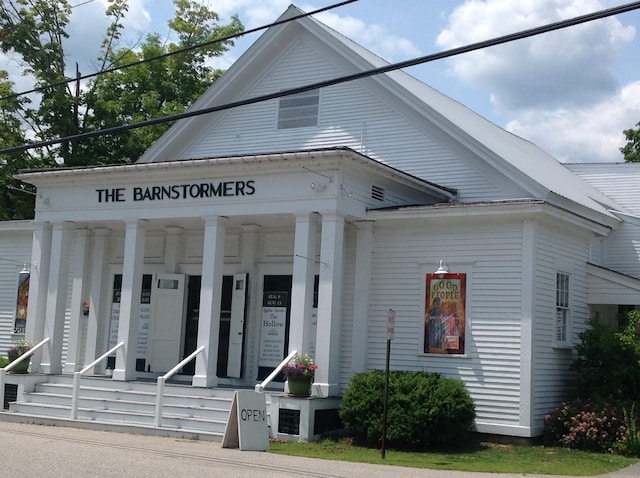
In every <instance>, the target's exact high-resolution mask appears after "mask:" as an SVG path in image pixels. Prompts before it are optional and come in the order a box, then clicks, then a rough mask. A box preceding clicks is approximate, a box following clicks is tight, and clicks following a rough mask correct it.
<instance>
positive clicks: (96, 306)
mask: <svg viewBox="0 0 640 478" xmlns="http://www.w3.org/2000/svg"><path fill="white" fill-rule="evenodd" d="M109 232H110V231H109V229H106V228H97V229H94V230H93V251H92V257H91V289H90V290H89V315H88V317H87V341H86V346H85V350H84V363H85V364H89V363H91V362H93V361H94V360H95V359H96V358H97V357H98V355H99V354H98V340H99V339H98V331H99V330H100V320H105V318H104V315H105V312H106V309H105V302H104V300H103V298H104V297H105V296H104V293H103V290H102V286H103V284H104V277H105V271H104V266H105V263H106V257H107V240H108V238H109ZM107 303H108V301H107ZM101 318H102V319H101ZM105 343H108V341H106V340H105ZM104 352H106V349H105V350H104ZM104 366H105V364H104V363H102V364H100V365H99V366H98V367H97V368H98V369H99V370H100V371H102V370H103V369H104Z"/></svg>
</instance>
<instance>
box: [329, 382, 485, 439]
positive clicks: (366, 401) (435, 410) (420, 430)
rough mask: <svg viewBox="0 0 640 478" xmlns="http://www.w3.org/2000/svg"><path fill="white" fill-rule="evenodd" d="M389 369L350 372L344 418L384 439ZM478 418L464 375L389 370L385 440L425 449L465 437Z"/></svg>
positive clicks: (352, 427)
mask: <svg viewBox="0 0 640 478" xmlns="http://www.w3.org/2000/svg"><path fill="white" fill-rule="evenodd" d="M384 385H385V374H384V372H382V371H379V370H377V371H373V372H367V373H360V374H357V375H354V376H353V377H352V378H351V382H350V384H349V388H348V389H347V390H346V392H345V394H344V397H343V401H342V407H341V409H340V418H341V419H342V423H343V424H344V426H345V427H346V428H347V429H348V430H350V431H352V432H357V433H361V434H363V435H364V436H366V439H367V440H368V441H369V442H370V443H380V441H381V440H382V422H383V407H384ZM474 418H475V407H474V404H473V400H472V399H471V397H470V396H469V393H468V391H467V390H466V388H465V387H464V384H463V383H462V382H461V381H460V380H455V379H450V378H446V377H442V376H441V375H439V374H429V373H426V372H403V371H392V372H391V373H390V376H389V401H388V420H387V443H388V444H389V445H390V446H398V447H400V446H402V447H410V448H413V449H426V448H432V447H441V446H449V447H450V446H455V445H460V444H462V443H463V442H464V438H466V435H467V432H468V431H469V430H470V429H471V425H472V423H473V419H474Z"/></svg>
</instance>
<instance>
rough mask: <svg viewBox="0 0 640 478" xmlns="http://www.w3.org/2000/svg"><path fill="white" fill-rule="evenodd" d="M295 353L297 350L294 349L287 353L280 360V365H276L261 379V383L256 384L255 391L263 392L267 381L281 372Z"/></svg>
mask: <svg viewBox="0 0 640 478" xmlns="http://www.w3.org/2000/svg"><path fill="white" fill-rule="evenodd" d="M297 353H298V351H297V350H294V351H292V352H291V353H290V354H289V355H287V356H286V358H285V359H284V360H283V361H282V362H280V365H278V366H277V367H276V368H275V369H274V370H273V372H271V374H269V376H268V377H267V378H265V379H264V380H263V381H262V383H258V384H256V387H255V391H256V392H264V389H265V388H266V386H267V385H269V383H270V382H271V381H272V380H273V379H274V378H276V377H277V376H278V374H279V373H280V372H282V369H283V368H284V366H285V365H287V364H288V363H289V362H290V361H291V360H293V357H295V355H296V354H297Z"/></svg>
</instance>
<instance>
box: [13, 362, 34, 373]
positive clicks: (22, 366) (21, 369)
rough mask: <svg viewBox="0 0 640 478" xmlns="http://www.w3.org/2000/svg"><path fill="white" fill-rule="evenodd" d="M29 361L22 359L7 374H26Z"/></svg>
mask: <svg viewBox="0 0 640 478" xmlns="http://www.w3.org/2000/svg"><path fill="white" fill-rule="evenodd" d="M29 362H30V360H28V359H24V360H23V361H22V362H20V363H19V364H18V365H16V366H15V367H13V368H12V369H11V370H9V373H28V370H29Z"/></svg>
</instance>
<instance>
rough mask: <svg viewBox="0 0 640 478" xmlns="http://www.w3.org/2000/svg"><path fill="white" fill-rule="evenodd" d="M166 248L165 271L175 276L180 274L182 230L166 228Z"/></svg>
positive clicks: (173, 227) (172, 227)
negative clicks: (179, 251)
mask: <svg viewBox="0 0 640 478" xmlns="http://www.w3.org/2000/svg"><path fill="white" fill-rule="evenodd" d="M164 231H165V233H166V237H165V243H164V245H165V247H164V271H165V272H166V273H167V274H175V273H177V272H178V258H179V254H178V247H179V245H180V242H179V241H180V234H181V233H182V228H181V227H177V226H171V227H167V228H165V230H164Z"/></svg>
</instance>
